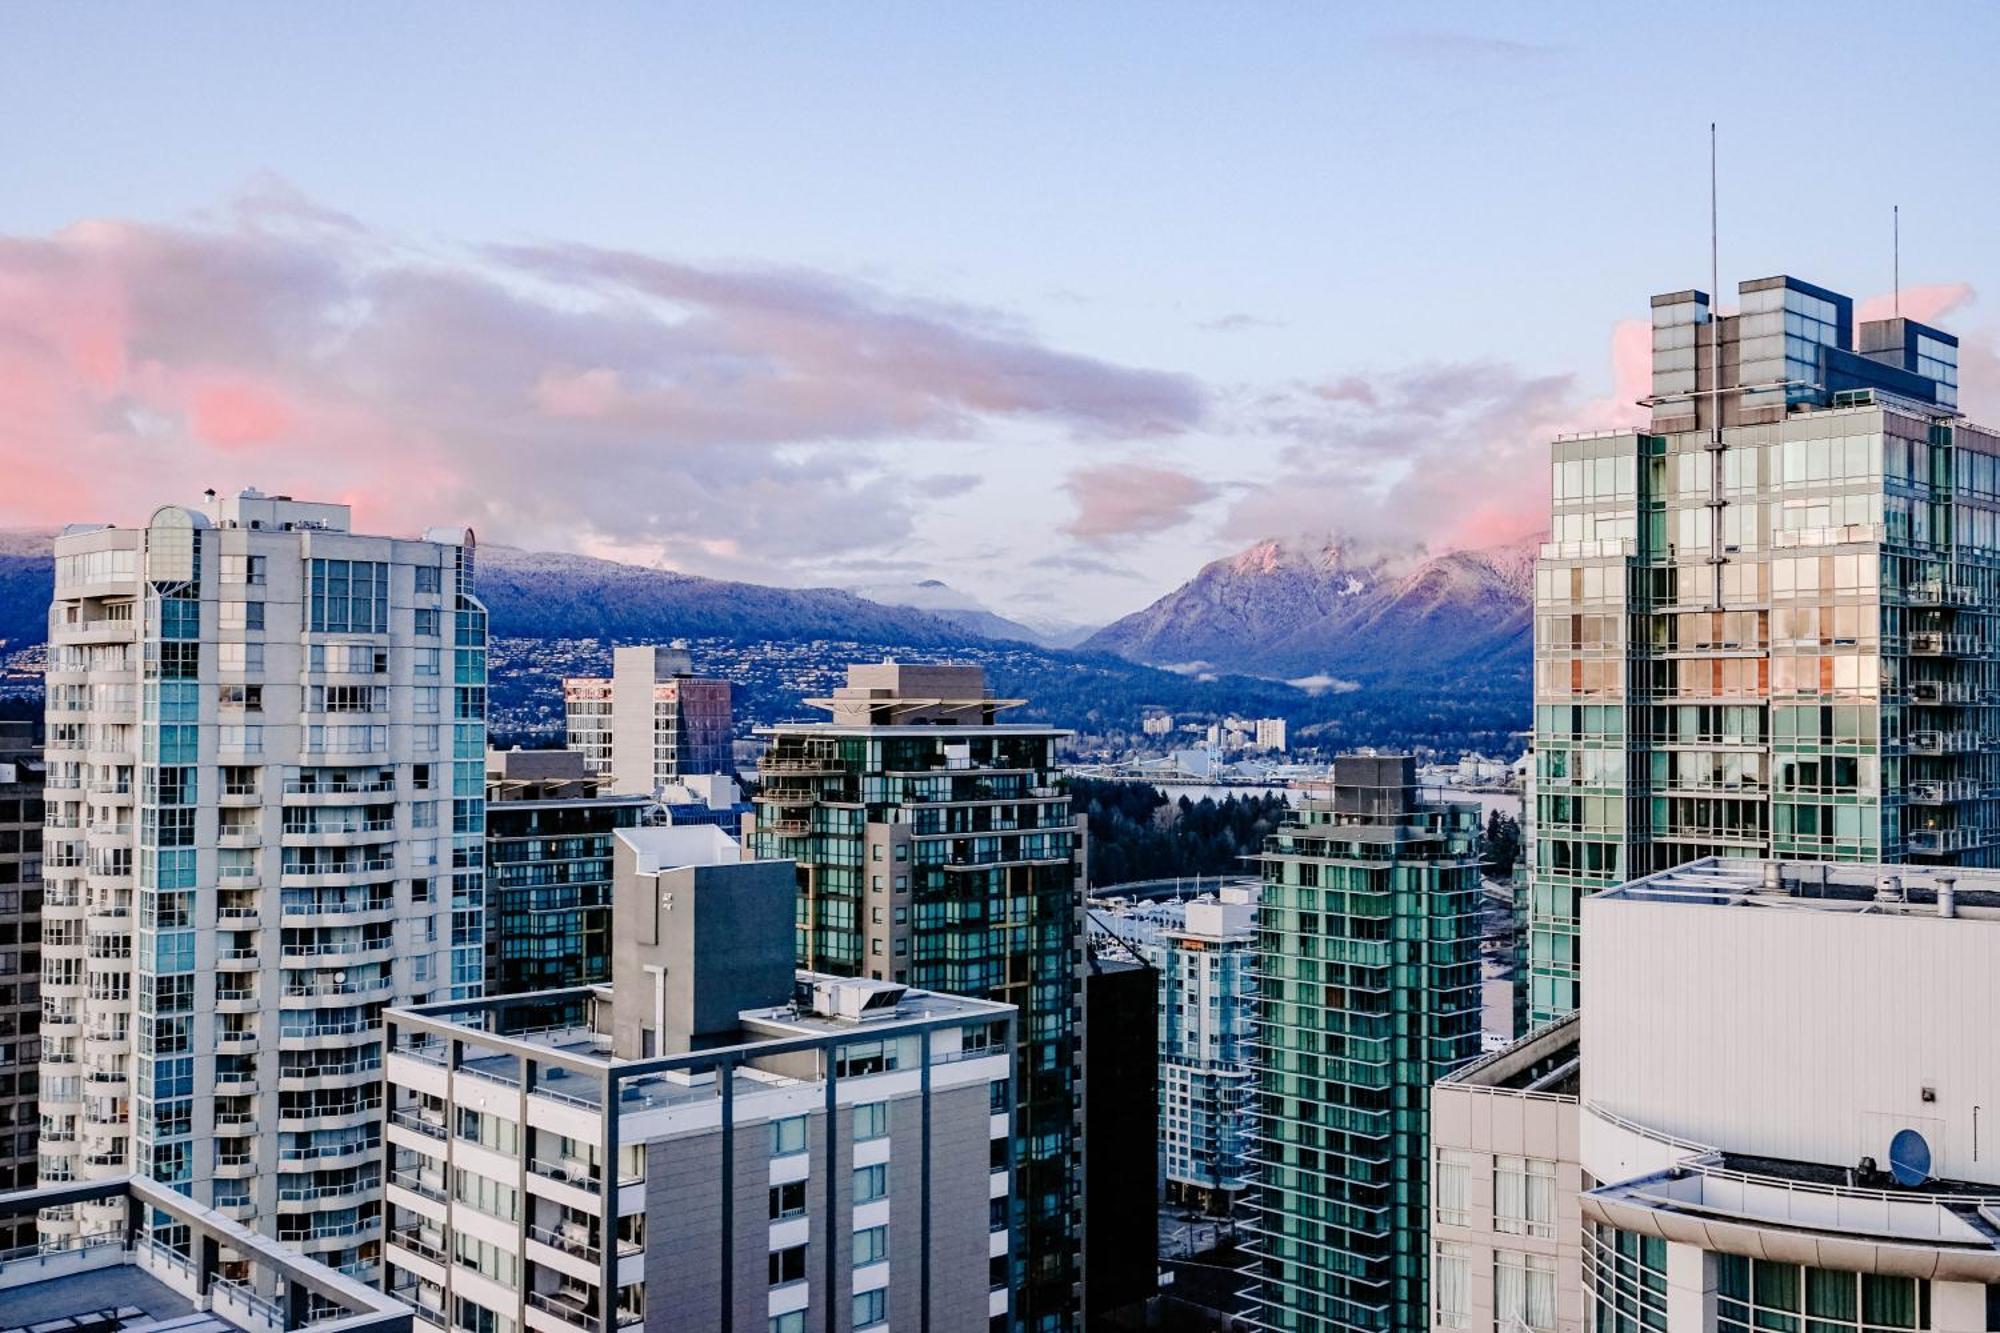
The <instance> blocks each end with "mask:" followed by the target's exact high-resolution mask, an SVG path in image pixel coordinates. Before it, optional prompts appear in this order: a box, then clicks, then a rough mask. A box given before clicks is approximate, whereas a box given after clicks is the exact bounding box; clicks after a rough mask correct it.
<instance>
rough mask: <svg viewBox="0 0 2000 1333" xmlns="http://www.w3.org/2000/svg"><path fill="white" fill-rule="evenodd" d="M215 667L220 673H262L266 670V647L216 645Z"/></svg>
mask: <svg viewBox="0 0 2000 1333" xmlns="http://www.w3.org/2000/svg"><path fill="white" fill-rule="evenodd" d="M215 666H216V669H217V670H218V671H244V672H257V671H262V670H263V669H264V645H263V644H261V643H218V644H217V645H215Z"/></svg>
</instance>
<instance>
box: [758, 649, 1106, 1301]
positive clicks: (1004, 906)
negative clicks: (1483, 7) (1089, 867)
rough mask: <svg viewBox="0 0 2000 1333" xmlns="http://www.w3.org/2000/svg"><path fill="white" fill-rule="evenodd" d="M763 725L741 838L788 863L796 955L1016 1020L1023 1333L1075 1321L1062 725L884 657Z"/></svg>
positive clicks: (1072, 881) (1079, 859) (1078, 1148)
mask: <svg viewBox="0 0 2000 1333" xmlns="http://www.w3.org/2000/svg"><path fill="white" fill-rule="evenodd" d="M807 702H808V703H811V704H813V705H814V706H815V707H818V708H821V709H823V710H825V711H827V712H828V713H829V714H830V715H831V717H830V720H828V721H825V722H818V723H801V724H786V725H782V726H777V727H773V728H770V729H769V731H768V733H767V734H768V737H769V740H770V746H769V749H768V750H767V751H766V753H765V755H764V758H763V760H762V762H761V763H760V765H759V768H758V777H759V780H760V783H761V789H760V790H759V792H758V793H757V813H756V816H755V820H754V828H753V832H752V833H751V835H750V837H751V844H752V847H753V849H754V851H755V853H756V854H757V855H758V856H760V857H784V858H789V859H792V860H794V861H796V863H797V867H798V881H799V898H798V918H797V956H798V963H799V966H801V967H802V968H806V969H809V970H812V971H818V972H828V973H835V974H839V975H847V976H866V977H870V978H875V979H881V980H888V981H898V982H905V983H907V984H909V985H912V986H919V987H923V988H924V989H927V990H936V991H944V992H949V993H951V994H954V995H965V996H972V997H975V998H981V999H992V1000H999V1001H1004V1002H1006V1003H1009V1004H1013V1005H1016V1006H1017V1007H1018V1008H1019V1009H1020V1011H1021V1021H1020V1028H1019V1039H1020V1044H1019V1047H1018V1051H1017V1058H1018V1063H1017V1066H1016V1086H1015V1095H1016V1097H1017V1099H1018V1100H1017V1105H1016V1108H1015V1114H1014V1134H1015V1140H1014V1151H1015V1165H1016V1183H1017V1187H1018V1188H1017V1202H1018V1207H1019V1208H1020V1209H1021V1213H1022V1217H1021V1219H1020V1222H1021V1227H1022V1232H1023V1237H1024V1242H1023V1245H1022V1247H1021V1249H1020V1250H1019V1251H1018V1252H1017V1253H1016V1256H1015V1260H1014V1264H1015V1271H1014V1276H1013V1286H1014V1290H1015V1292H1016V1293H1017V1296H1018V1304H1017V1306H1016V1308H1015V1311H1014V1314H1015V1316H1016V1317H1017V1319H1018V1327H1019V1328H1020V1329H1022V1330H1024V1333H1052V1331H1053V1330H1063V1329H1071V1328H1075V1327H1076V1326H1077V1324H1076V1321H1077V1319H1078V1315H1079V1312H1080V1310H1081V1304H1082V1293H1081V1292H1080V1291H1079V1290H1078V1287H1079V1285H1080V1282H1081V1273H1082V1266H1081V1265H1080V1263H1079V1250H1080V1249H1081V1247H1082V1244H1083V1237H1082V1234H1081V1228H1080V1224H1079V1221H1078V1216H1079V1213H1080V1212H1081V1208H1082V1201H1081V1193H1082V1152H1083V1150H1082V1144H1081V1142H1080V1134H1081V1114H1082V1104H1083V1086H1082V1073H1081V1046H1082V1042H1083V1039H1084V1031H1083V1021H1082V1015H1081V1012H1080V1009H1081V994H1080V990H1081V985H1082V976H1081V969H1082V966H1083V949H1082V938H1083V920H1082V919H1083V892H1082V885H1083V882H1084V877H1083V865H1084V845H1083V844H1084V832H1083V828H1084V824H1083V820H1082V819H1081V818H1079V817H1078V816H1077V815H1076V814H1075V813H1074V812H1073V811H1072V810H1071V808H1070V800H1069V796H1068V794H1067V793H1066V792H1065V791H1064V790H1063V788H1062V787H1061V785H1060V783H1061V778H1060V775H1059V771H1058V768H1057V763H1056V747H1057V744H1058V743H1059V741H1060V740H1061V738H1062V737H1063V736H1064V734H1065V733H1063V732H1061V731H1058V730H1055V729H1053V728H1050V727H1046V726H1037V725H1022V724H1008V723H1004V722H1001V721H1000V720H999V718H1000V716H1001V715H1002V714H1003V712H1004V711H1005V710H1007V709H1009V708H1011V707H1013V706H1015V705H1016V704H1018V703H1019V702H1020V701H1019V700H1007V699H996V698H994V697H993V695H992V694H991V692H990V691H989V690H988V689H987V688H986V680H985V673H984V672H983V671H981V670H980V669H979V668H978V667H967V666H912V665H907V664H898V663H893V662H885V663H882V664H879V665H867V666H852V667H849V668H848V672H847V684H846V685H845V686H844V687H842V688H841V689H838V690H836V691H835V692H834V694H833V696H832V697H831V698H828V699H820V700H808V701H807Z"/></svg>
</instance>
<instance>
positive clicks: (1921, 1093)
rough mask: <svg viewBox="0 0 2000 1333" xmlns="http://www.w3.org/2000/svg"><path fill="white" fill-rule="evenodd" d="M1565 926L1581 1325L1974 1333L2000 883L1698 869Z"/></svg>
mask: <svg viewBox="0 0 2000 1333" xmlns="http://www.w3.org/2000/svg"><path fill="white" fill-rule="evenodd" d="M1583 933H1584V940H1585V942H1586V943H1587V945H1588V946H1589V948H1590V967H1589V968H1588V970H1586V971H1585V973H1584V977H1583V982H1584V990H1583V1005H1582V1043H1583V1051H1584V1057H1585V1058H1584V1062H1583V1071H1582V1089H1581V1093H1582V1101H1581V1107H1580V1123H1579V1135H1578V1146H1579V1157H1580V1160H1581V1165H1582V1170H1583V1173H1584V1178H1585V1181H1586V1183H1589V1184H1591V1185H1592V1186H1593V1188H1590V1189H1589V1190H1587V1191H1586V1192H1585V1193H1584V1195H1583V1197H1582V1208H1581V1211H1582V1221H1583V1225H1584V1265H1583V1284H1584V1294H1585V1300H1586V1301H1587V1302H1588V1305H1587V1307H1586V1308H1587V1310H1588V1313H1587V1315H1586V1318H1588V1319H1590V1320H1592V1321H1593V1322H1596V1323H1597V1326H1598V1327H1606V1326H1607V1324H1606V1323H1605V1322H1604V1321H1606V1320H1607V1319H1608V1320H1612V1321H1614V1322H1616V1323H1617V1326H1619V1327H1623V1326H1624V1324H1623V1323H1622V1322H1617V1321H1623V1320H1629V1321H1631V1322H1632V1323H1633V1325H1634V1326H1635V1327H1648V1328H1658V1329H1662V1330H1666V1333H1682V1331H1683V1330H1687V1331H1689V1333H1692V1331H1693V1330H1703V1331H1704V1333H1705V1331H1706V1330H1710V1329H1715V1330H1721V1331H1723V1333H1745V1331H1746V1330H1750V1329H1758V1328H1762V1329H1780V1330H1782V1329H1796V1328H1799V1327H1800V1326H1801V1321H1804V1324H1803V1326H1804V1327H1805V1328H1806V1329H1808V1330H1813V1333H1821V1331H1824V1333H1834V1331H1835V1330H1841V1329H1857V1328H1858V1329H1940V1330H1977V1329H1986V1328H1990V1327H1992V1324H1993V1312H1994V1310H1995V1309H1996V1305H1995V1303H1994V1296H1993V1293H1994V1292H1995V1290H1996V1289H2000V1288H1996V1285H1995V1284H1996V1283H2000V1228H1996V1226H1995V1225H1994V1221H1993V1219H1994V1218H1995V1217H1996V1216H2000V1155H1996V1154H1995V1153H1994V1151H1993V1148H1992V1144H1991V1142H1990V1136H1991V1133H1992V1125H1991V1119H1992V1117H1991V1114H1990V1108H1992V1107H1993V1106H1995V1105H1996V1104H2000V1059H1996V1058H1995V1055H1994V1045H1993V1042H1992V1040H1991V1035H1990V1027H1991V1017H1992V1013H1993V987H1994V979H1995V970H1994V966H1993V960H1994V959H1995V958H1996V957H2000V875H1995V874H1992V873H1988V872H1983V871H1968V872H1965V873H1963V874H1959V873H1958V872H1956V871H1953V870H1951V869H1948V868H1933V869H1918V868H1916V867H1911V866H1907V865H1903V866H1898V865H1873V866H1857V865H1839V864H1835V865H1827V864H1819V865H1800V864H1797V863H1786V862H1781V861H1771V860H1756V861H1746V860H1729V859H1716V858H1710V859H1705V860H1702V861H1698V862H1695V863H1692V864H1690V865H1687V866H1684V867H1681V868H1679V869H1676V870H1671V871H1666V872H1662V873H1660V874H1656V875H1652V876H1649V877H1646V878H1644V879H1641V880H1638V881H1635V882H1633V883H1631V884H1627V885H1624V886H1622V887H1620V888H1618V889H1617V890H1615V891H1613V892H1609V893H1604V894H1598V895H1595V896H1593V897H1591V898H1589V899H1587V900H1586V901H1585V903H1584V905H1583ZM1697 964H1698V966H1697ZM1983 1139H1984V1140H1986V1141H1982V1140H1983Z"/></svg>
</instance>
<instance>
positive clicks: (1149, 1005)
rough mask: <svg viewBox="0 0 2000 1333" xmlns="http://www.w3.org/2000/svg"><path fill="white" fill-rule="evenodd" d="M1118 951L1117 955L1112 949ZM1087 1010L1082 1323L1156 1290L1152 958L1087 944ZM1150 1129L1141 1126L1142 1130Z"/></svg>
mask: <svg viewBox="0 0 2000 1333" xmlns="http://www.w3.org/2000/svg"><path fill="white" fill-rule="evenodd" d="M1120 954H1122V955H1123V956H1117V955H1120ZM1085 967H1086V971H1085V973H1084V981H1083V1005H1084V1013H1085V1015H1086V1018H1087V1021H1088V1023H1089V1025H1090V1030H1091V1031H1092V1032H1093V1033H1095V1034H1096V1035H1095V1037H1094V1038H1093V1039H1092V1041H1091V1042H1090V1044H1089V1046H1088V1047H1087V1048H1086V1051H1085V1056H1086V1059H1087V1060H1088V1061H1089V1065H1088V1067H1087V1068H1086V1069H1085V1071H1084V1081H1085V1082H1086V1083H1087V1084H1088V1085H1089V1087H1090V1088H1091V1097H1090V1099H1089V1101H1088V1102H1087V1103H1086V1105H1085V1108H1084V1112H1085V1120H1084V1138H1085V1139H1086V1140H1087V1141H1088V1142H1089V1143H1090V1145H1091V1146H1090V1154H1089V1156H1088V1157H1087V1158H1086V1159H1085V1166H1086V1169H1087V1170H1088V1171H1089V1177H1088V1179H1086V1180H1085V1182H1084V1196H1085V1197H1086V1198H1088V1199H1089V1200H1090V1207H1089V1208H1088V1209H1086V1210H1085V1211H1084V1215H1083V1224H1084V1244H1083V1256H1084V1262H1085V1264H1086V1265H1087V1267H1088V1271H1087V1272H1085V1274H1084V1282H1083V1292H1084V1307H1083V1319H1084V1327H1085V1328H1087V1329H1091V1328H1098V1327H1101V1326H1102V1321H1104V1320H1105V1319H1107V1318H1109V1317H1111V1316H1112V1315H1113V1314H1114V1313H1115V1312H1119V1311H1129V1310H1133V1309H1135V1308H1136V1307H1143V1305H1144V1303H1145V1302H1146V1301H1147V1300H1148V1299H1149V1298H1150V1297H1152V1296H1153V1294H1154V1293H1155V1292H1157V1291H1158V1290H1159V1278H1160V1226H1159V1198H1160V1188H1159V1174H1160V1141H1159V1129H1158V1125H1159V1121H1158V1108H1159V1104H1160V1060H1159V1047H1158V1045H1157V1043H1156V1042H1155V1041H1154V1038H1153V1033H1154V1032H1155V1031H1157V1030H1158V1028H1159V1005H1160V986H1159V981H1158V979H1157V973H1156V972H1155V971H1154V969H1153V966H1152V965H1151V964H1150V963H1148V962H1146V961H1144V960H1143V959H1140V958H1135V957H1132V956H1131V955H1130V953H1129V951H1125V950H1118V951H1116V952H1115V953H1114V951H1112V950H1108V949H1107V950H1099V951H1093V952H1092V953H1091V955H1090V958H1089V961H1088V962H1087V963H1086V964H1085ZM1149 1130H1150V1131H1151V1132H1148V1131H1149Z"/></svg>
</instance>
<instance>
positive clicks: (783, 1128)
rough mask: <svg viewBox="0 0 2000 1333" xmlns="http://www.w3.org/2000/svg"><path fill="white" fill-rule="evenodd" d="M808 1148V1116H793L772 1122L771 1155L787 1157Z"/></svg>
mask: <svg viewBox="0 0 2000 1333" xmlns="http://www.w3.org/2000/svg"><path fill="white" fill-rule="evenodd" d="M805 1150H806V1118H805V1117H804V1116H802V1115H795V1116H791V1117H789V1118H788V1119H784V1120H773V1121H772V1122H771V1156H773V1157H787V1156H789V1155H791V1154H792V1153H795V1152H804V1151H805Z"/></svg>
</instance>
